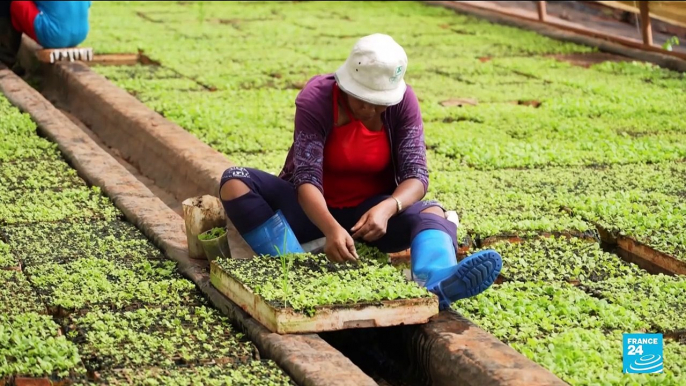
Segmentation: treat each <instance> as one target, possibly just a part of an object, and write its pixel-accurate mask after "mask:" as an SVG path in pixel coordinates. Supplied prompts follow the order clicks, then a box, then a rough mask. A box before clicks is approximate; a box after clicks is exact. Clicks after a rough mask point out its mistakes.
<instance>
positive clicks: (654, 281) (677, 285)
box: [581, 274, 686, 335]
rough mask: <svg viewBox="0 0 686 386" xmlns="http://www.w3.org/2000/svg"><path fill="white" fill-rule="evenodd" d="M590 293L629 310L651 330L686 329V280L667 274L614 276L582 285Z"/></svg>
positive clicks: (673, 330) (676, 330) (677, 330)
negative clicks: (645, 322) (648, 325)
mask: <svg viewBox="0 0 686 386" xmlns="http://www.w3.org/2000/svg"><path fill="white" fill-rule="evenodd" d="M581 288H583V289H584V290H585V291H586V292H588V293H589V294H592V295H593V296H596V297H598V298H601V299H606V300H607V301H608V302H611V303H614V304H617V305H621V306H623V307H624V308H626V309H628V310H632V311H633V312H635V313H636V314H637V315H640V316H641V318H642V319H644V320H646V321H647V322H648V323H649V324H650V327H651V329H652V330H653V331H658V332H662V333H664V334H669V333H675V334H677V335H678V332H679V331H683V330H686V296H684V294H685V293H686V278H684V277H683V276H669V275H662V274H657V275H643V276H631V275H627V276H626V277H617V278H612V279H608V280H605V281H602V282H598V283H587V284H584V285H583V286H582V287H581Z"/></svg>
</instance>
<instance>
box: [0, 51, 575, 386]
mask: <svg viewBox="0 0 686 386" xmlns="http://www.w3.org/2000/svg"><path fill="white" fill-rule="evenodd" d="M37 49H40V47H39V46H37V45H36V43H35V42H33V41H32V40H30V39H28V38H26V37H25V38H24V42H23V45H22V50H21V53H20V60H21V61H22V63H23V64H24V65H25V66H27V67H28V70H29V73H30V74H31V76H32V77H34V76H35V78H34V79H35V80H37V84H38V85H39V86H37V89H38V91H36V90H35V89H33V88H31V87H30V86H29V85H28V84H26V83H25V82H24V81H23V80H22V79H20V78H19V77H17V76H16V75H14V74H13V73H11V71H9V70H7V69H2V70H0V89H1V90H2V92H3V93H4V94H5V95H6V96H7V97H8V99H9V100H10V101H11V102H12V103H13V104H14V105H15V106H17V107H19V108H20V109H21V110H22V111H24V112H26V113H28V114H30V115H31V117H32V118H33V119H34V121H35V122H36V123H37V125H38V126H39V131H40V132H41V133H42V134H43V135H45V136H46V137H48V138H49V139H51V140H52V141H54V142H56V143H57V144H58V145H59V147H60V150H61V151H62V152H63V153H64V155H65V158H67V160H68V161H69V162H70V163H71V164H72V166H73V167H74V168H75V169H77V170H78V172H79V173H80V175H82V177H84V179H85V180H86V181H88V182H89V183H90V184H93V185H97V186H100V187H101V188H102V189H103V191H104V192H105V194H107V195H108V196H109V197H110V198H111V199H112V200H113V202H114V203H115V205H117V207H119V208H120V209H121V210H122V211H123V212H124V214H125V215H126V217H127V218H128V219H129V221H131V222H132V223H134V224H135V225H136V226H137V227H138V228H139V229H141V231H143V232H144V233H145V234H146V236H148V237H149V238H150V239H151V240H152V241H153V242H154V243H155V244H156V245H157V246H158V247H159V248H161V249H162V251H163V252H164V253H165V254H166V255H167V257H168V258H170V259H172V260H175V261H177V262H178V263H179V269H180V271H181V272H182V273H183V274H184V275H185V276H186V277H188V278H189V279H191V280H193V281H194V282H195V283H196V284H197V285H198V287H199V288H200V289H201V290H202V291H203V292H204V293H205V294H206V295H207V296H208V297H209V298H210V300H211V301H212V302H213V304H214V305H215V306H216V307H217V308H218V309H219V310H221V311H222V312H223V313H224V314H226V315H227V316H228V317H229V318H230V319H231V320H232V322H233V323H235V324H236V325H237V326H239V327H240V328H241V329H242V330H243V331H245V332H246V334H247V335H248V336H249V338H250V339H251V340H252V341H253V342H254V343H255V344H256V346H257V347H258V349H259V350H260V353H261V355H263V356H265V357H267V358H271V359H273V360H275V361H276V362H277V363H278V364H279V365H280V366H281V367H282V368H283V369H284V370H286V371H287V372H288V373H289V375H291V376H292V377H293V379H294V381H295V382H296V383H298V384H299V385H375V384H380V385H387V384H391V385H406V384H407V385H410V384H411V385H425V384H431V385H474V386H476V385H480V386H489V385H499V386H515V385H531V386H535V385H551V386H555V385H565V384H566V383H565V382H563V381H562V380H560V379H559V378H557V377H556V376H554V375H553V374H552V373H551V372H549V371H548V370H546V369H545V368H543V367H542V366H540V365H538V364H536V363H534V362H533V361H531V360H529V359H528V358H526V357H525V356H523V355H521V354H520V353H518V352H517V351H515V350H514V349H512V348H511V347H509V346H507V345H506V344H504V343H502V342H501V341H499V340H498V339H496V338H495V337H494V336H492V335H490V334H488V333H487V332H485V331H483V330H482V329H480V328H479V327H477V326H476V325H474V324H473V323H472V322H470V321H469V320H467V319H465V318H463V317H461V316H460V315H458V314H457V313H454V312H451V311H446V312H442V313H440V314H439V315H437V316H435V317H434V318H432V319H431V320H430V322H429V323H426V324H423V325H417V326H398V327H389V328H372V329H352V330H345V331H338V332H332V333H322V334H308V335H279V334H274V333H271V332H269V331H268V330H267V329H266V328H264V327H263V326H262V325H260V324H259V323H258V322H256V321H255V320H254V319H253V318H251V317H250V316H249V315H248V314H246V313H245V312H244V311H243V310H241V309H240V308H239V307H238V306H236V305H235V304H234V303H232V302H231V301H230V300H228V299H227V298H226V297H224V296H223V295H221V294H220V293H219V292H218V291H217V290H216V289H215V288H214V287H213V286H212V285H211V284H210V282H209V271H208V268H207V262H206V261H199V260H193V259H189V258H188V249H187V243H186V236H185V228H184V222H183V218H182V216H181V214H180V202H181V201H183V200H184V199H186V198H188V197H194V196H200V195H205V194H210V195H214V196H216V195H217V194H218V192H217V187H218V184H219V179H220V177H221V174H222V172H223V171H224V170H225V169H226V168H228V167H230V166H233V163H232V162H231V161H230V160H229V159H228V158H227V157H226V156H224V155H223V154H221V153H219V152H217V151H216V150H214V149H212V148H211V147H209V146H208V145H206V144H204V143H202V142H201V141H200V140H198V139H197V138H195V137H194V136H193V135H191V134H190V133H188V132H187V131H186V130H184V129H183V128H182V127H180V126H178V125H176V124H175V123H173V122H170V121H168V120H167V119H165V118H164V117H162V116H161V115H159V114H158V113H156V112H154V111H153V110H151V109H150V108H148V107H147V106H145V105H143V104H142V103H141V102H140V101H138V100H137V99H136V98H135V97H133V96H131V95H130V94H128V93H127V92H126V91H124V90H122V89H120V88H118V87H117V86H115V85H114V84H113V83H111V82H109V81H108V80H107V79H106V78H104V77H103V76H101V75H99V74H97V73H95V72H93V71H91V70H90V68H89V67H88V66H87V65H86V64H84V63H81V62H60V63H57V64H54V65H50V64H43V63H40V62H37V60H36V59H35V51H36V50H37ZM39 92H40V93H39ZM229 225H230V224H229ZM229 236H230V243H231V245H232V253H233V249H237V250H238V252H237V253H238V254H246V253H250V249H249V247H247V244H245V241H243V240H242V238H240V236H239V235H238V234H237V232H236V231H235V229H233V230H230V235H229Z"/></svg>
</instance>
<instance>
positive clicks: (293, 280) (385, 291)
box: [217, 244, 433, 314]
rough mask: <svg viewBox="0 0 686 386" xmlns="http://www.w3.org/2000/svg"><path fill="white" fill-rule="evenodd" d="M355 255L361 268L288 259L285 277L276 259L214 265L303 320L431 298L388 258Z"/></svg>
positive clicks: (364, 250) (368, 252) (303, 257)
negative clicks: (328, 311)
mask: <svg viewBox="0 0 686 386" xmlns="http://www.w3.org/2000/svg"><path fill="white" fill-rule="evenodd" d="M357 253H358V255H359V256H360V261H359V264H352V263H350V264H336V263H332V262H330V261H329V260H328V259H327V258H326V256H325V255H324V254H319V255H313V254H309V253H306V254H293V255H289V256H287V257H284V264H285V265H286V266H288V265H290V268H287V269H286V270H285V272H287V275H285V274H284V269H283V266H282V259H280V258H275V257H269V256H259V257H255V258H253V259H247V260H239V259H218V260H217V263H218V265H219V267H221V269H222V270H223V271H224V272H226V273H227V274H229V275H231V276H232V277H234V278H235V279H236V280H238V281H239V282H241V283H242V284H243V285H244V286H246V287H247V288H249V289H250V290H251V291H253V292H254V293H256V294H257V295H259V296H261V297H262V298H263V299H264V300H265V301H266V302H268V303H269V304H270V305H271V306H273V307H275V308H285V307H291V308H293V309H294V310H295V311H297V312H305V313H307V314H311V313H313V312H315V309H316V308H317V307H321V306H329V307H342V306H351V305H356V304H361V303H378V302H380V301H384V300H396V299H410V298H422V297H431V296H433V295H432V294H431V293H430V292H428V291H427V290H426V289H424V288H421V287H419V286H418V285H417V284H416V283H414V282H408V281H407V280H406V279H405V276H404V274H403V273H402V271H401V270H398V269H396V268H394V267H393V266H392V265H391V264H390V263H389V259H388V255H386V254H384V253H380V252H379V251H378V250H376V249H375V248H370V247H366V246H363V245H359V244H358V246H357ZM285 260H288V261H289V262H285ZM286 276H287V278H286Z"/></svg>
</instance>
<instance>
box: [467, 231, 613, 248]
mask: <svg viewBox="0 0 686 386" xmlns="http://www.w3.org/2000/svg"><path fill="white" fill-rule="evenodd" d="M545 237H554V238H558V239H560V238H566V239H577V240H583V241H586V242H589V243H597V242H598V241H600V240H599V236H598V235H594V234H593V233H592V232H572V231H569V232H540V233H537V234H536V235H534V236H523V235H519V234H503V235H494V236H489V237H486V238H484V239H483V240H481V239H478V240H477V241H476V242H477V245H479V247H480V248H486V247H490V246H492V245H494V244H497V243H500V242H502V241H506V242H509V243H521V242H524V241H526V240H530V239H532V238H545Z"/></svg>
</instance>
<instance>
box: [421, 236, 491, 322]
mask: <svg viewBox="0 0 686 386" xmlns="http://www.w3.org/2000/svg"><path fill="white" fill-rule="evenodd" d="M410 256H411V268H412V279H413V280H414V281H415V282H417V283H418V284H419V285H421V286H423V287H426V289H428V290H429V291H431V292H433V293H435V294H436V295H438V298H439V301H440V303H439V308H440V309H441V310H444V309H446V308H448V307H450V305H451V304H452V303H454V302H455V301H457V300H460V299H464V298H468V297H471V296H474V295H477V294H479V293H481V292H483V291H485V290H486V289H487V288H488V287H490V286H491V285H492V284H493V282H495V279H496V278H498V275H499V274H500V270H501V269H502V265H503V262H502V259H501V258H500V255H499V254H498V253H497V252H495V251H492V250H487V251H480V252H477V253H475V254H473V255H470V256H469V257H467V258H465V259H464V260H462V261H461V262H459V263H457V257H456V254H455V247H454V246H453V242H452V240H451V238H450V236H449V235H448V234H447V233H445V232H443V231H440V230H435V229H427V230H424V231H421V232H419V233H418V234H417V235H416V236H415V238H414V240H412V245H411V246H410Z"/></svg>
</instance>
